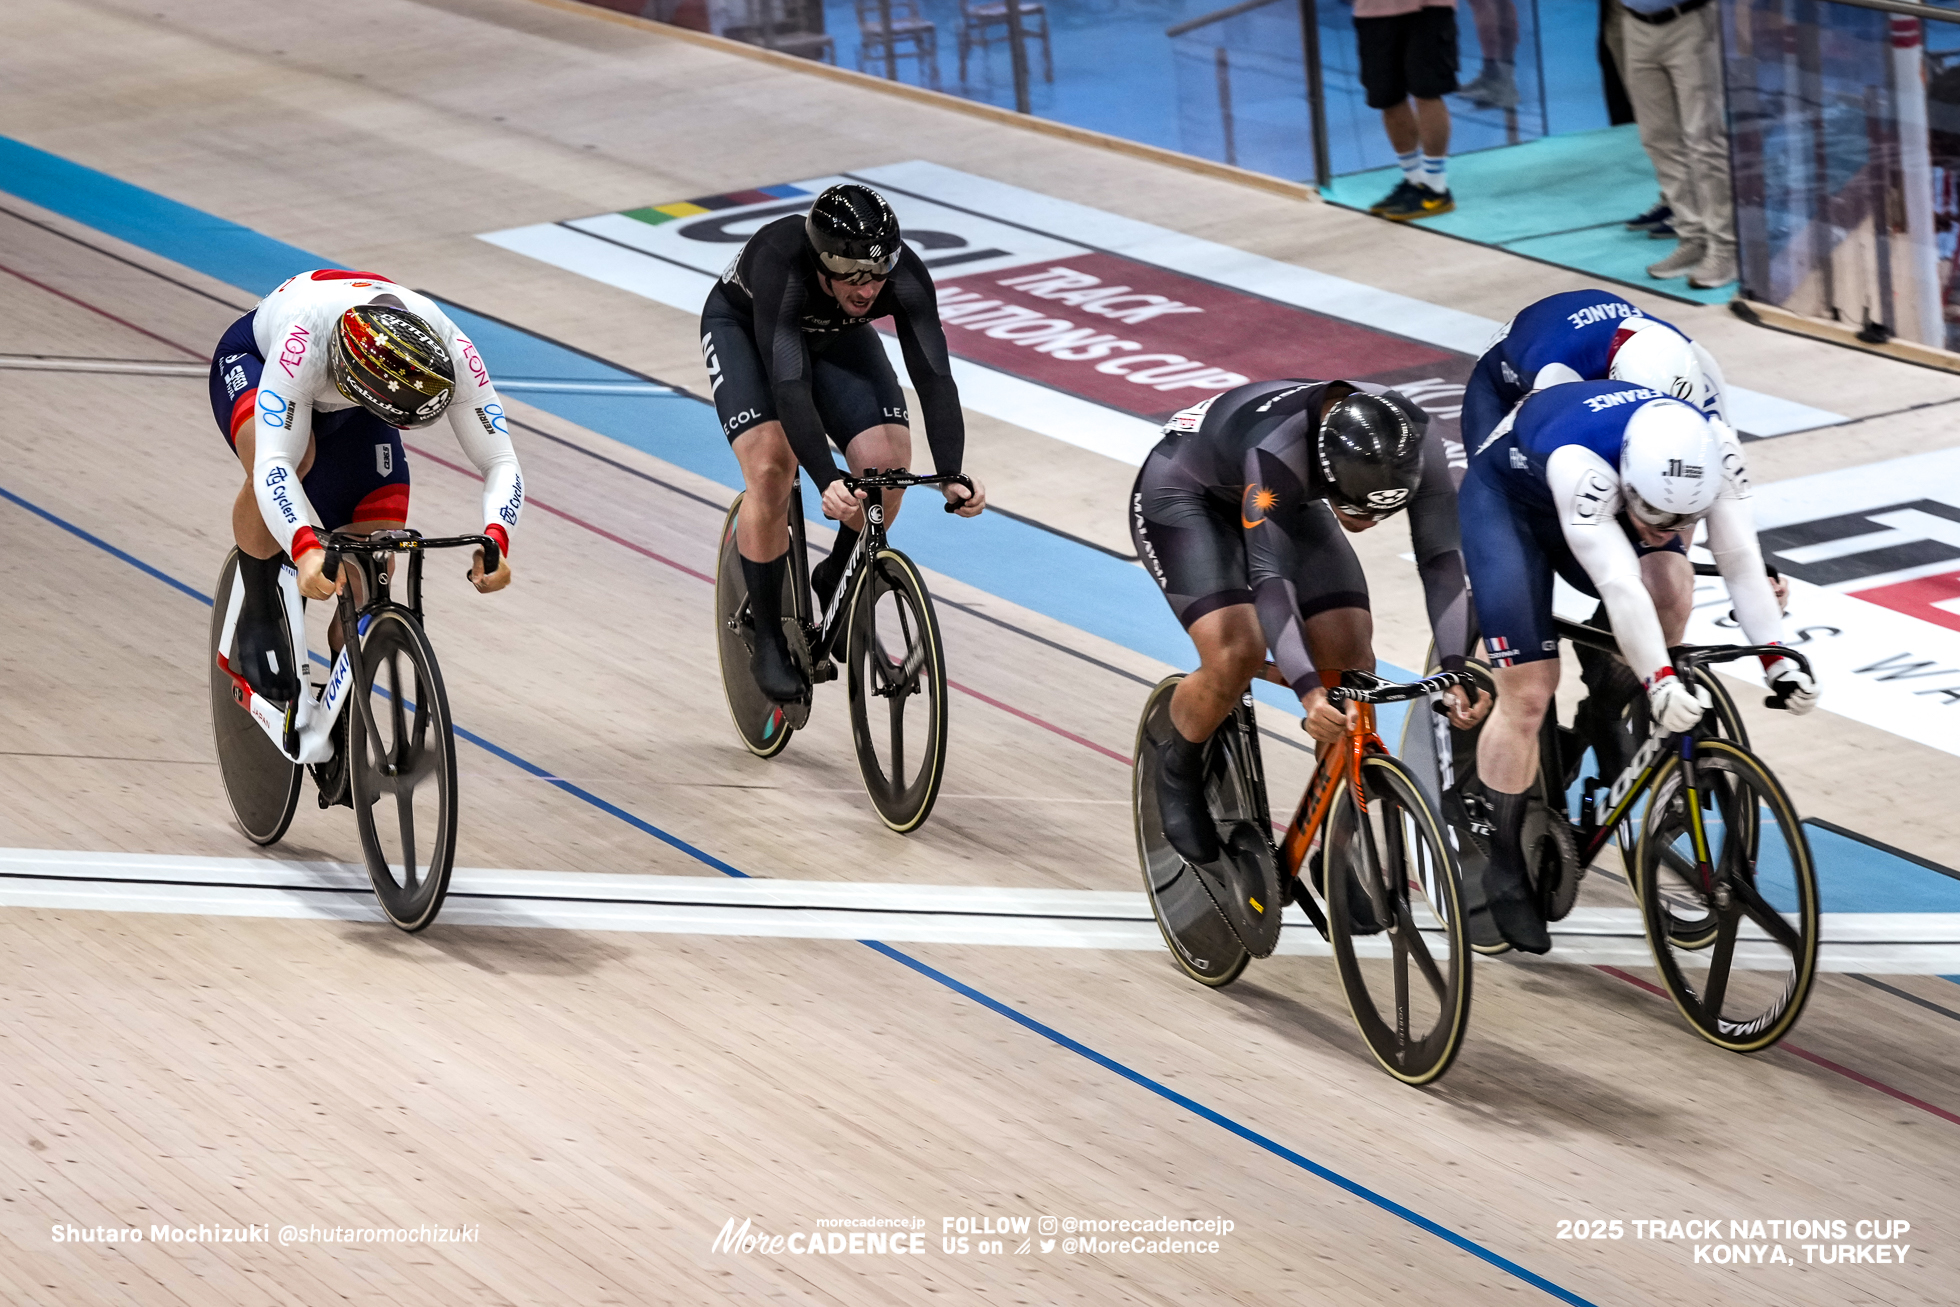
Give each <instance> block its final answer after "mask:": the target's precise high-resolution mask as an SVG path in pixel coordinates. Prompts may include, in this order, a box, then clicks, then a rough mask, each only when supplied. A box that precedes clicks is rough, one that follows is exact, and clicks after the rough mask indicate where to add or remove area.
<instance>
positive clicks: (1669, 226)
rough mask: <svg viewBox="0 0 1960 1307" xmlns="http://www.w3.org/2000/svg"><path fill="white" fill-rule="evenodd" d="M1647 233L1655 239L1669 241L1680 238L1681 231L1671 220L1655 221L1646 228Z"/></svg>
mask: <svg viewBox="0 0 1960 1307" xmlns="http://www.w3.org/2000/svg"><path fill="white" fill-rule="evenodd" d="M1647 235H1648V236H1649V237H1651V238H1652V239H1654V240H1657V241H1671V240H1678V239H1680V236H1681V233H1680V232H1678V231H1676V230H1674V224H1673V223H1671V222H1657V223H1655V224H1654V225H1653V226H1651V227H1649V228H1648V229H1647Z"/></svg>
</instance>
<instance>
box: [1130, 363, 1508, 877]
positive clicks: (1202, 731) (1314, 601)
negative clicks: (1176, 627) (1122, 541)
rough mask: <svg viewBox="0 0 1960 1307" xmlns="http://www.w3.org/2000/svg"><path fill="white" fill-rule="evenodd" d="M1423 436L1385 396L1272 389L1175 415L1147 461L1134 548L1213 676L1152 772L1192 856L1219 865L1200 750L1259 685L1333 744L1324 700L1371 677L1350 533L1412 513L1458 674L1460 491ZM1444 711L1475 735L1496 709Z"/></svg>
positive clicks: (1196, 684) (1431, 598)
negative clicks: (1345, 680) (1261, 678)
mask: <svg viewBox="0 0 1960 1307" xmlns="http://www.w3.org/2000/svg"><path fill="white" fill-rule="evenodd" d="M1428 428H1429V419H1428V415H1427V414H1425V413H1424V412H1423V411H1422V409H1421V408H1420V407H1418V406H1417V405H1416V404H1415V403H1414V402H1413V401H1411V400H1409V399H1407V398H1406V397H1404V396H1402V395H1401V394H1399V393H1398V392H1396V391H1393V390H1385V389H1383V388H1382V387H1379V386H1372V385H1363V384H1357V383H1354V382H1347V381H1300V380H1281V381H1261V382H1254V383H1252V384H1250V385H1245V386H1240V387H1238V388H1237V389H1234V390H1228V391H1226V392H1225V393H1224V394H1222V395H1219V396H1217V397H1216V398H1215V399H1210V400H1206V401H1205V402H1204V403H1202V404H1199V405H1196V406H1195V407H1192V408H1189V409H1186V410H1185V411H1184V412H1182V413H1179V414H1178V415H1177V416H1176V417H1174V418H1172V419H1171V421H1170V423H1169V424H1168V425H1166V426H1165V428H1164V438H1163V440H1162V441H1160V442H1159V443H1158V445H1157V446H1156V448H1155V449H1153V450H1152V451H1151V453H1150V455H1149V457H1148V458H1146V459H1145V460H1144V464H1143V469H1142V471H1141V472H1139V473H1138V475H1137V481H1136V486H1135V488H1134V489H1133V490H1132V492H1131V515H1130V529H1131V534H1132V537H1133V539H1134V540H1135V541H1136V547H1137V553H1138V554H1139V555H1140V556H1141V557H1142V558H1143V560H1144V563H1145V565H1146V566H1147V567H1148V568H1149V569H1150V572H1151V575H1153V576H1154V577H1155V578H1156V580H1157V584H1158V585H1159V586H1160V587H1161V588H1162V589H1163V592H1164V597H1165V599H1166V600H1168V601H1169V603H1170V605H1171V610H1172V611H1173V612H1175V613H1176V614H1177V618H1178V621H1179V622H1180V623H1182V624H1183V626H1184V629H1185V631H1186V632H1187V633H1189V635H1190V636H1191V640H1192V643H1193V644H1195V645H1196V646H1197V648H1198V657H1199V660H1200V664H1201V665H1200V666H1199V668H1198V670H1197V671H1195V672H1193V673H1191V674H1190V675H1189V676H1186V677H1185V678H1184V679H1183V680H1182V681H1180V682H1179V683H1178V687H1177V690H1176V692H1175V693H1174V694H1173V695H1172V697H1171V705H1170V716H1171V724H1172V726H1173V727H1174V728H1175V729H1174V731H1173V732H1172V734H1171V736H1170V738H1169V739H1168V740H1166V741H1165V742H1164V743H1163V745H1162V753H1161V755H1160V757H1159V759H1158V763H1159V766H1158V788H1157V801H1158V809H1159V812H1160V813H1161V815H1162V820H1163V827H1164V834H1165V836H1166V838H1168V839H1169V840H1170V842H1171V845H1172V846H1173V847H1174V848H1176V849H1177V851H1178V852H1179V853H1180V854H1181V855H1182V856H1183V857H1185V858H1186V859H1188V860H1190V861H1192V862H1200V863H1203V862H1211V861H1212V860H1214V859H1215V858H1217V857H1218V853H1219V843H1218V831H1217V827H1216V825H1215V823H1214V822H1213V821H1212V819H1211V816H1210V813H1209V812H1208V810H1207V808H1206V805H1205V795H1204V777H1205V773H1204V754H1205V743H1206V741H1207V740H1209V739H1210V738H1211V735H1212V732H1214V731H1215V730H1217V729H1218V726H1219V724H1220V723H1221V722H1223V721H1224V720H1225V718H1226V717H1227V716H1228V715H1229V714H1230V713H1231V711H1232V709H1233V707H1234V705H1236V704H1237V703H1238V702H1239V700H1240V698H1241V696H1243V695H1244V693H1245V691H1246V687H1247V686H1248V685H1249V684H1250V683H1251V681H1252V678H1253V677H1254V676H1257V675H1261V674H1262V671H1264V674H1265V675H1266V676H1267V678H1268V679H1272V680H1277V681H1280V682H1282V683H1284V684H1285V685H1287V686H1288V687H1290V688H1291V689H1292V690H1293V692H1294V693H1295V694H1297V695H1298V696H1299V698H1300V704H1301V706H1302V707H1303V708H1304V709H1305V710H1306V721H1305V723H1304V725H1305V728H1306V730H1307V732H1308V733H1309V734H1310V735H1312V736H1313V738H1314V739H1315V740H1316V741H1318V742H1319V743H1320V744H1322V745H1323V746H1324V745H1327V744H1330V743H1332V742H1333V741H1335V740H1338V739H1339V738H1340V736H1341V734H1342V732H1343V731H1344V730H1345V729H1346V727H1347V723H1348V718H1347V715H1346V714H1344V713H1342V712H1341V711H1340V710H1338V709H1336V708H1334V707H1333V706H1331V705H1330V704H1329V703H1328V701H1327V689H1328V687H1331V686H1333V685H1336V684H1338V683H1339V682H1340V678H1341V673H1342V672H1343V671H1345V670H1349V669H1355V670H1361V671H1372V670H1373V668H1374V665H1375V656H1374V649H1373V639H1374V618H1373V615H1372V613H1371V612H1370V610H1369V601H1368V582H1367V578H1366V576H1365V575H1364V574H1363V573H1362V570H1361V563H1360V560H1359V559H1357V558H1356V557H1355V553H1354V548H1353V546H1351V545H1350V544H1349V543H1348V541H1347V539H1346V534H1347V533H1352V532H1360V531H1366V530H1368V529H1369V528H1371V527H1373V526H1375V525H1376V524H1377V523H1379V522H1381V521H1383V520H1385V519H1387V518H1389V517H1392V516H1394V515H1395V514H1397V513H1399V512H1401V511H1403V510H1404V509H1407V510H1408V512H1409V534H1410V537H1411V539H1412V540H1413V542H1414V545H1415V557H1416V567H1417V570H1418V572H1419V573H1420V575H1421V579H1422V586H1423V594H1424V598H1425V600H1426V602H1427V607H1428V612H1429V622H1430V629H1431V632H1432V633H1433V634H1434V636H1435V640H1436V649H1437V652H1438V654H1439V655H1440V657H1441V661H1442V665H1443V667H1444V668H1445V669H1446V670H1452V671H1453V670H1458V669H1460V668H1461V667H1462V666H1463V664H1464V660H1465V655H1466V653H1467V652H1468V642H1469V618H1470V607H1469V598H1468V596H1467V595H1466V593H1465V590H1464V570H1463V561H1462V555H1461V552H1460V545H1459V542H1458V538H1457V517H1456V491H1455V489H1454V488H1453V487H1452V486H1451V483H1450V470H1449V464H1448V459H1447V457H1446V456H1445V453H1444V450H1443V445H1442V442H1441V440H1440V438H1439V437H1438V436H1437V435H1436V433H1435V432H1433V431H1430V430H1429V429H1428ZM1269 649H1270V650H1271V651H1272V655H1273V659H1274V662H1275V668H1274V669H1273V670H1265V669H1266V653H1267V650H1269ZM1448 706H1449V711H1450V718H1451V720H1452V721H1453V722H1455V723H1456V724H1457V725H1458V726H1460V727H1464V728H1466V729H1467V728H1468V727H1469V726H1471V725H1473V724H1474V723H1475V722H1477V721H1479V720H1481V719H1482V717H1483V714H1484V713H1485V712H1486V711H1488V709H1489V699H1488V696H1482V695H1480V696H1478V699H1477V702H1476V703H1475V704H1474V705H1473V704H1472V702H1471V700H1470V699H1469V698H1468V697H1467V696H1466V695H1465V693H1464V692H1463V690H1462V689H1460V688H1455V689H1452V690H1451V691H1450V694H1449V700H1448Z"/></svg>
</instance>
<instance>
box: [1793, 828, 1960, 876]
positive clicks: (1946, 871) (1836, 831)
mask: <svg viewBox="0 0 1960 1307" xmlns="http://www.w3.org/2000/svg"><path fill="white" fill-rule="evenodd" d="M1803 824H1804V825H1806V826H1815V827H1817V828H1818V829H1819V830H1827V831H1829V832H1830V833H1831V834H1833V835H1842V836H1843V837H1844V838H1845V839H1848V840H1855V841H1856V842H1858V843H1859V844H1862V845H1864V846H1865V847H1866V848H1870V849H1877V850H1878V851H1879V852H1880V853H1889V854H1891V855H1892V856H1893V857H1895V858H1898V859H1901V860H1902V861H1905V862H1910V863H1911V864H1913V865H1914V866H1915V867H1924V868H1925V869H1926V870H1928V871H1937V872H1938V873H1939V874H1940V875H1942V876H1951V877H1952V878H1953V879H1955V880H1960V871H1955V870H1954V869H1953V868H1951V867H1949V866H1947V865H1946V864H1944V863H1940V862H1934V861H1933V860H1932V859H1931V858H1922V857H1920V856H1919V855H1918V854H1917V853H1907V852H1906V851H1905V850H1904V849H1902V848H1899V847H1898V846H1897V845H1894V844H1887V843H1886V842H1885V841H1884V840H1875V839H1873V838H1872V837H1871V836H1869V835H1860V834H1859V833H1858V832H1857V831H1855V830H1848V829H1846V828H1845V827H1843V826H1840V825H1838V824H1837V823H1836V822H1834V821H1825V820H1824V819H1823V818H1822V817H1805V818H1804V819H1803Z"/></svg>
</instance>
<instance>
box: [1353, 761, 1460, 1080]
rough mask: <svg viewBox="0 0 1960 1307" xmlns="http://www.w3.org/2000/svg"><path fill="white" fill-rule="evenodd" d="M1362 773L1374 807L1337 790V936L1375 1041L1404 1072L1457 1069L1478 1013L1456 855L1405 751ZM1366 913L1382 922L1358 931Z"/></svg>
mask: <svg viewBox="0 0 1960 1307" xmlns="http://www.w3.org/2000/svg"><path fill="white" fill-rule="evenodd" d="M1361 783H1362V787H1363V794H1364V797H1365V798H1366V800H1367V805H1366V812H1365V814H1364V813H1363V812H1361V811H1359V810H1358V808H1357V805H1356V804H1354V803H1353V802H1352V801H1351V799H1350V796H1349V795H1347V794H1346V793H1342V794H1338V795H1336V796H1335V800H1334V809H1333V815H1334V821H1333V823H1332V825H1331V827H1330V829H1329V831H1328V835H1327V839H1326V850H1327V852H1326V854H1325V856H1326V858H1327V865H1328V870H1329V874H1328V876H1327V920H1328V935H1329V939H1330V942H1331V943H1332V944H1333V946H1334V960H1335V963H1336V964H1337V965H1338V967H1339V969H1340V974H1341V987H1342V988H1343V989H1344V990H1346V991H1347V997H1348V1008H1349V1010H1350V1011H1352V1012H1353V1013H1354V1023H1355V1025H1356V1026H1358V1027H1360V1030H1361V1037H1362V1038H1363V1039H1365V1040H1367V1042H1368V1048H1369V1050H1370V1051H1371V1052H1373V1053H1374V1055H1375V1059H1376V1060H1377V1061H1378V1062H1380V1063H1381V1064H1382V1069H1383V1070H1385V1071H1387V1072H1388V1073H1389V1074H1390V1075H1392V1076H1394V1077H1395V1078H1396V1079H1397V1080H1400V1081H1402V1082H1404V1083H1405V1084H1411V1085H1426V1084H1429V1083H1430V1082H1431V1081H1433V1080H1435V1079H1436V1078H1437V1077H1438V1076H1441V1075H1442V1074H1443V1072H1445V1071H1447V1070H1449V1066H1450V1062H1451V1061H1452V1060H1454V1059H1455V1057H1456V1054H1457V1050H1458V1049H1459V1048H1461V1047H1462V1045H1463V1032H1464V1030H1465V1029H1466V1028H1467V1027H1468V1025H1469V1022H1470V960H1471V949H1470V941H1469V937H1468V935H1467V933H1466V930H1465V927H1466V919H1465V918H1466V914H1465V912H1464V907H1463V899H1462V891H1461V888H1460V877H1459V873H1458V869H1457V861H1456V856H1455V854H1454V853H1453V852H1452V850H1451V847H1450V842H1449V840H1448V839H1447V838H1446V837H1445V835H1444V833H1443V826H1442V823H1441V822H1440V821H1439V820H1438V819H1437V816H1436V813H1435V811H1434V810H1433V809H1432V808H1431V807H1430V806H1429V802H1428V800H1427V799H1426V798H1424V796H1423V792H1422V790H1421V788H1420V787H1419V786H1418V785H1417V783H1416V778H1415V775H1414V773H1412V772H1411V771H1409V769H1408V768H1407V767H1405V766H1404V765H1403V764H1402V763H1401V762H1400V761H1398V760H1397V759H1395V758H1391V757H1388V756H1387V755H1384V754H1376V755H1372V756H1370V757H1367V758H1364V759H1362V762H1361ZM1356 899H1358V900H1359V902H1355V901H1354V900H1356ZM1357 921H1359V922H1366V923H1375V924H1379V925H1380V926H1381V929H1380V930H1379V932H1378V933H1374V934H1368V935H1359V936H1357V934H1356V933H1355V931H1356V924H1357Z"/></svg>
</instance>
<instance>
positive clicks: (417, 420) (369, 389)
mask: <svg viewBox="0 0 1960 1307" xmlns="http://www.w3.org/2000/svg"><path fill="white" fill-rule="evenodd" d="M327 358H328V364H329V367H330V370H331V372H332V374H333V381H334V387H335V388H336V389H337V390H339V391H340V393H341V394H342V395H344V396H346V397H347V398H348V399H350V400H353V401H354V402H355V403H356V404H359V405H360V406H361V407H362V408H365V409H367V410H368V411H369V412H370V413H372V414H374V415H375V416H376V417H378V418H380V419H381V420H382V421H383V422H386V423H387V424H388V425H389V426H392V427H419V426H426V425H427V424H428V423H430V422H433V421H435V420H436V419H437V418H438V417H440V416H442V413H443V410H445V409H447V408H448V407H449V401H450V399H451V397H452V396H454V394H455V390H456V367H455V364H454V363H453V362H452V361H451V359H450V357H449V350H448V348H447V347H446V346H445V345H444V344H443V342H442V338H441V337H440V336H438V335H437V334H436V333H435V330H434V329H433V328H432V327H430V326H429V324H428V323H427V322H425V321H423V320H422V319H421V318H420V317H417V316H416V315H415V314H413V313H410V312H409V311H408V310H407V309H403V308H396V307H394V306H392V305H386V304H356V305H355V306H354V307H353V308H351V309H348V310H347V311H346V312H345V313H343V314H341V315H340V321H339V322H338V323H337V324H335V329H334V332H333V335H332V336H331V337H330V338H329V340H328V344H327Z"/></svg>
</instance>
